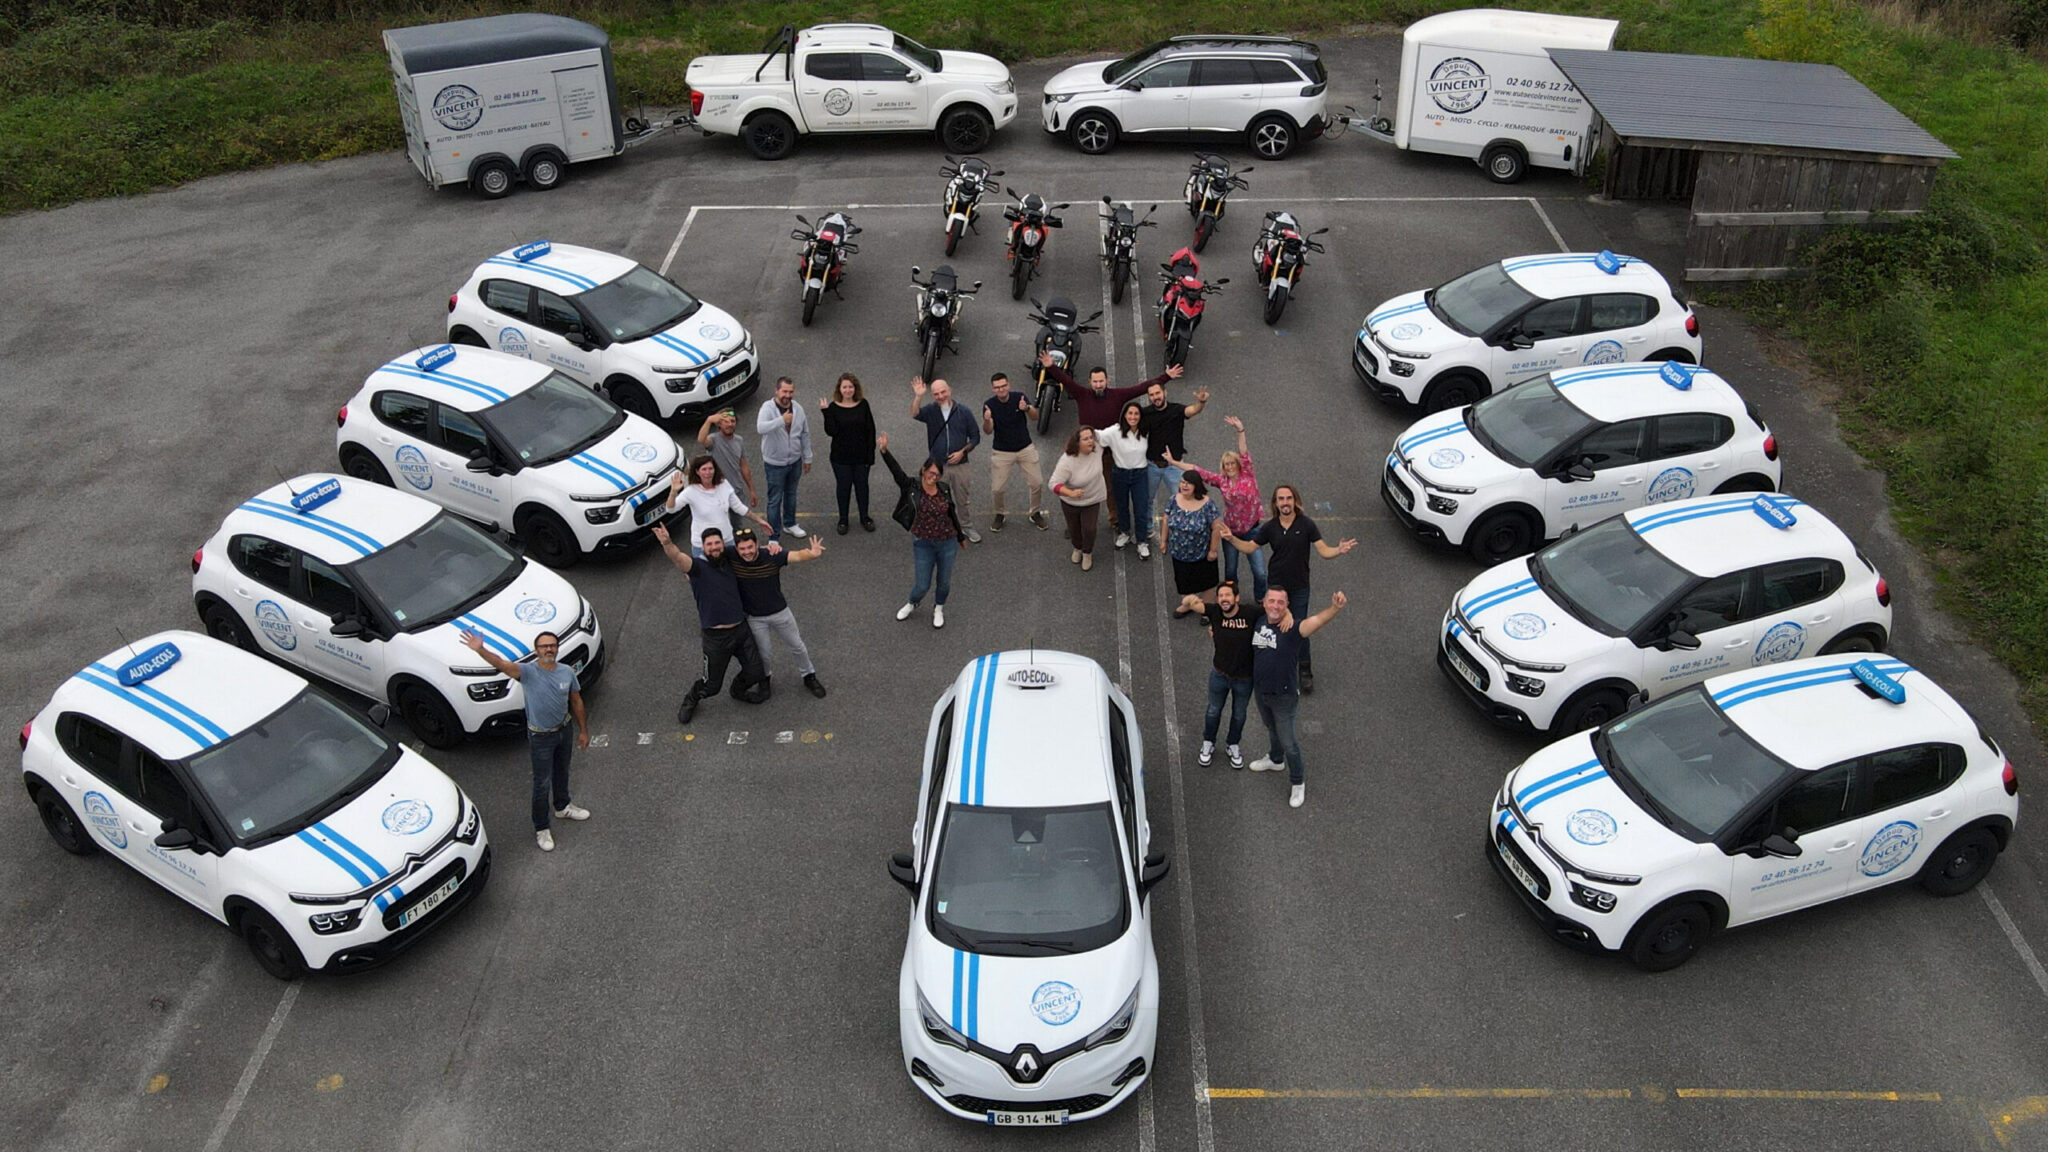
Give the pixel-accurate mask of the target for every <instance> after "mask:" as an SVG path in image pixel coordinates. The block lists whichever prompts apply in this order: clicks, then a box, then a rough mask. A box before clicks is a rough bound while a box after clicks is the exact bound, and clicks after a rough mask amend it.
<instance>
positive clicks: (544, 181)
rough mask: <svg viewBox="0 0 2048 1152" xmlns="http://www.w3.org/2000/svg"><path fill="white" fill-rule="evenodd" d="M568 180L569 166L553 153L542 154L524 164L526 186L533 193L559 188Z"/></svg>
mask: <svg viewBox="0 0 2048 1152" xmlns="http://www.w3.org/2000/svg"><path fill="white" fill-rule="evenodd" d="M568 178H569V165H568V164H567V163H565V162H564V161H563V160H562V158H561V157H560V156H557V155H555V154H554V153H553V152H542V153H540V154H539V155H537V156H535V157H534V158H533V159H531V160H528V161H527V162H526V186H527V187H528V188H531V189H533V190H534V191H535V192H548V191H552V190H554V189H556V188H560V187H561V186H562V181H564V180H567V179H568Z"/></svg>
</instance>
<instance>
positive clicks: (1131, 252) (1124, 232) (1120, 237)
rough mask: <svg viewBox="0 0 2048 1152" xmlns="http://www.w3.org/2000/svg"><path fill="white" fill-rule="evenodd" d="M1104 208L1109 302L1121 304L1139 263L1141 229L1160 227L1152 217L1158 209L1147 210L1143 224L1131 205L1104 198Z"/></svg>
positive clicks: (1103, 259)
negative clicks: (1132, 272) (1139, 230)
mask: <svg viewBox="0 0 2048 1152" xmlns="http://www.w3.org/2000/svg"><path fill="white" fill-rule="evenodd" d="M1102 204H1103V210H1102V263H1103V266H1104V267H1106V268H1108V269H1109V302H1110V303H1111V304H1121V303H1123V302H1124V289H1125V288H1127V287H1129V286H1130V283H1131V269H1133V268H1135V267H1137V263H1138V229H1140V228H1156V227H1158V221H1156V220H1154V219H1152V213H1154V212H1157V211H1159V205H1157V204H1154V205H1153V206H1152V207H1150V208H1147V209H1146V210H1145V218H1144V219H1142V220H1140V219H1138V214H1137V209H1135V208H1133V207H1132V206H1131V205H1129V204H1121V203H1118V202H1116V201H1113V200H1111V199H1110V198H1109V197H1107V196H1104V197H1103V198H1102Z"/></svg>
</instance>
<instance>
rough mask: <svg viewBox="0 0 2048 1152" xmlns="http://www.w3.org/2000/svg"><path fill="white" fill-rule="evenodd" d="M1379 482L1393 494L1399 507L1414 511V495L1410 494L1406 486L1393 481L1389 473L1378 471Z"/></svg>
mask: <svg viewBox="0 0 2048 1152" xmlns="http://www.w3.org/2000/svg"><path fill="white" fill-rule="evenodd" d="M1380 484H1381V485H1382V486H1384V487H1385V488H1386V490H1387V491H1388V492H1390V493H1392V494H1393V497H1394V499H1396V500H1399V501H1400V502H1401V507H1403V508H1406V509H1407V510H1408V511H1410V512H1413V511H1415V497H1414V496H1412V495H1410V494H1409V492H1408V490H1407V489H1406V488H1403V487H1401V486H1400V485H1399V484H1396V483H1394V477H1393V475H1392V474H1391V473H1386V472H1382V473H1380Z"/></svg>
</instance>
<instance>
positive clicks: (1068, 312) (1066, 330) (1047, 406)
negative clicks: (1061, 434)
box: [1031, 296, 1102, 436]
mask: <svg viewBox="0 0 2048 1152" xmlns="http://www.w3.org/2000/svg"><path fill="white" fill-rule="evenodd" d="M1031 306H1032V307H1033V308H1035V309H1037V311H1036V312H1033V313H1032V314H1031V318H1032V319H1033V320H1035V321H1037V322H1038V336H1037V338H1035V339H1034V340H1032V341H1031V371H1032V374H1033V378H1034V379H1035V380H1036V381H1037V392H1036V395H1037V397H1038V402H1037V404H1038V434H1039V435H1040V436H1043V435H1045V434H1046V432H1048V431H1049V430H1051V428H1052V414H1053V413H1054V412H1056V411H1058V410H1059V409H1060V408H1061V407H1062V406H1063V405H1064V402H1065V397H1066V389H1064V388H1062V387H1060V385H1059V383H1058V382H1057V381H1055V380H1053V379H1052V378H1051V376H1050V374H1049V373H1048V372H1047V371H1046V365H1044V364H1042V363H1040V362H1039V358H1040V357H1041V356H1042V355H1044V356H1050V357H1051V359H1052V367H1054V368H1058V369H1060V370H1061V371H1063V372H1067V373H1069V374H1071V373H1072V372H1073V371H1074V365H1075V364H1077V363H1079V362H1080V359H1081V337H1082V336H1083V335H1086V334H1087V333H1089V332H1100V331H1102V329H1101V328H1100V327H1098V326H1097V325H1096V323H1095V322H1096V321H1097V320H1100V319H1102V313H1101V311H1100V310H1098V311H1097V312H1096V313H1095V315H1093V316H1090V317H1089V318H1088V319H1086V320H1082V319H1080V316H1081V310H1080V309H1078V308H1076V307H1074V302H1073V301H1072V300H1069V299H1067V298H1066V297H1065V296H1055V297H1053V298H1052V303H1050V304H1040V303H1039V302H1038V301H1036V300H1033V301H1032V302H1031Z"/></svg>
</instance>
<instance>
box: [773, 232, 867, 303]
mask: <svg viewBox="0 0 2048 1152" xmlns="http://www.w3.org/2000/svg"><path fill="white" fill-rule="evenodd" d="M796 220H797V223H799V224H802V225H803V227H802V228H796V229H792V230H791V231H790V233H789V238H790V239H792V240H801V241H802V242H803V245H804V253H803V256H802V257H801V258H800V259H798V261H797V266H796V274H797V276H798V278H799V279H801V280H802V281H803V284H804V326H805V327H806V328H808V327H810V324H811V317H812V316H813V315H815V314H816V313H817V311H818V301H819V300H821V299H823V298H824V295H825V293H826V292H828V291H829V292H831V293H832V294H833V295H834V296H837V295H839V278H840V277H841V276H842V275H844V274H845V272H846V258H847V257H848V256H850V255H852V254H853V253H855V252H858V251H860V249H859V248H858V247H857V246H856V245H855V244H854V243H853V238H854V237H855V236H858V235H860V227H859V226H858V225H856V224H855V223H854V222H853V218H852V217H850V216H848V215H847V214H846V213H844V212H830V213H827V214H826V215H824V216H822V217H820V218H819V220H818V224H817V227H815V228H813V227H812V226H811V222H810V221H809V220H806V219H804V218H803V217H801V216H799V217H797V218H796Z"/></svg>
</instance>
